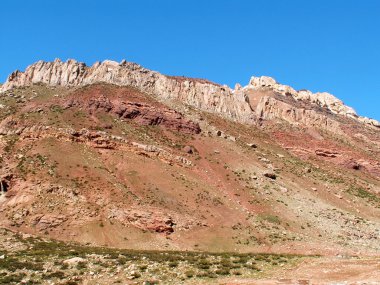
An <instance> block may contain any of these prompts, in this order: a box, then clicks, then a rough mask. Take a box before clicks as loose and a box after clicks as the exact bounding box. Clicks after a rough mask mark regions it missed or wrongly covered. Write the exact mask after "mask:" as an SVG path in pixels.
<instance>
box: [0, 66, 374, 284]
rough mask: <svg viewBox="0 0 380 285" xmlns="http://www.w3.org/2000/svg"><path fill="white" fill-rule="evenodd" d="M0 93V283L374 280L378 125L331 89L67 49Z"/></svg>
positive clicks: (17, 74)
mask: <svg viewBox="0 0 380 285" xmlns="http://www.w3.org/2000/svg"><path fill="white" fill-rule="evenodd" d="M0 90H1V93H0V162H1V172H0V179H1V196H0V212H1V214H2V219H1V221H0V227H1V228H2V230H1V235H0V240H2V242H1V246H0V283H2V284H20V283H23V284H231V285H232V284H380V274H379V272H380V124H379V122H377V121H375V120H371V119H368V118H365V117H360V116H359V115H357V114H356V113H355V111H354V110H353V109H352V108H350V107H347V106H345V105H344V104H343V102H342V101H340V100H338V99H337V98H335V97H334V96H332V95H331V94H328V93H315V94H314V93H312V92H310V91H307V90H300V91H296V90H294V89H293V88H291V87H289V86H286V85H281V84H279V83H277V82H276V81H275V80H274V79H272V78H269V77H253V78H252V79H251V80H250V82H249V83H248V85H247V86H244V87H242V86H240V85H237V86H236V87H235V89H231V88H229V87H228V86H222V85H219V84H216V83H212V82H209V81H207V80H203V79H192V78H185V77H173V76H165V75H162V74H160V73H157V72H153V71H150V70H147V69H145V68H143V67H141V66H139V65H137V64H132V63H128V62H125V61H122V62H121V63H116V62H112V61H104V62H102V63H96V64H94V65H93V66H92V67H87V66H86V65H85V64H83V63H78V62H76V61H73V60H69V61H67V62H61V61H60V60H56V61H54V62H38V63H36V64H34V65H32V66H30V67H28V68H27V69H26V71H25V72H20V71H16V72H14V73H12V74H11V75H10V76H9V78H8V80H7V82H5V83H4V84H3V85H2V86H1V87H0Z"/></svg>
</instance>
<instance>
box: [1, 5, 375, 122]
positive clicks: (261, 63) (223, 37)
mask: <svg viewBox="0 0 380 285" xmlns="http://www.w3.org/2000/svg"><path fill="white" fill-rule="evenodd" d="M0 9H1V14H0V27H1V37H0V39H1V40H0V82H3V81H5V79H6V77H7V76H8V74H9V73H10V72H12V71H13V70H15V69H20V70H24V69H25V67H26V66H28V65H29V64H31V63H33V62H35V61H38V60H40V59H43V60H54V58H56V57H58V58H61V59H62V60H66V59H67V58H74V59H77V60H79V61H84V62H86V63H87V64H89V65H90V64H92V63H94V62H95V61H97V60H104V59H113V60H116V61H120V60H121V59H123V58H125V59H126V60H128V61H133V62H137V63H139V64H141V65H143V66H145V67H147V68H150V69H153V70H157V71H160V72H161V73H164V74H170V75H185V76H190V77H200V78H207V79H210V80H212V81H215V82H218V83H222V84H227V85H229V86H232V87H233V86H234V85H235V83H236V82H239V83H241V84H242V85H246V84H247V83H248V81H249V78H250V77H251V76H252V75H256V76H259V75H268V76H272V77H274V78H276V79H277V81H279V82H281V83H283V84H287V85H291V86H292V87H294V88H295V89H304V88H305V89H310V90H312V91H314V92H316V91H328V92H330V93H332V94H334V95H335V96H337V97H338V98H340V99H342V100H343V101H344V102H345V103H346V104H347V105H350V106H352V107H354V108H355V109H356V110H357V112H358V113H359V114H361V115H365V116H369V117H373V118H376V119H378V120H380V68H379V67H380V1H379V0H302V1H301V0H277V1H276V0H229V1H227V0H192V1H190V0H181V1H180V0H134V1H132V0H124V1H122V0H103V1H100V0H54V1H53V0H49V1H47V0H46V1H43V0H19V1H15V0H1V1H0Z"/></svg>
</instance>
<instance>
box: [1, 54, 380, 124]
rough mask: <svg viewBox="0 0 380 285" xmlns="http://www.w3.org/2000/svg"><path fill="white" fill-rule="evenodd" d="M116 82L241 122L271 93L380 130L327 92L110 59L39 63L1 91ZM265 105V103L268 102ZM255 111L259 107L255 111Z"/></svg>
mask: <svg viewBox="0 0 380 285" xmlns="http://www.w3.org/2000/svg"><path fill="white" fill-rule="evenodd" d="M99 82H105V83H112V84H116V85H119V86H133V87H135V88H138V89H140V90H141V91H143V92H146V93H149V94H155V96H157V97H158V98H159V99H164V100H165V99H170V100H173V99H179V100H182V101H183V102H184V103H186V104H189V105H190V106H193V107H196V108H199V109H201V110H206V111H210V112H213V113H219V114H220V115H222V116H224V117H227V118H230V119H233V120H236V121H239V122H242V123H248V122H254V121H257V120H258V119H259V116H257V113H258V112H257V110H254V108H252V104H250V98H249V97H250V93H253V92H255V91H260V90H271V91H273V92H275V93H277V94H281V95H283V96H285V97H287V96H290V97H291V98H293V99H295V100H296V101H302V102H307V103H309V104H311V105H316V106H319V107H321V108H323V109H325V110H328V111H329V112H331V113H333V114H336V115H342V116H345V117H349V118H353V119H356V120H358V121H360V122H362V123H364V124H367V125H370V126H374V127H377V128H380V123H379V122H378V121H376V120H374V119H370V118H367V117H362V116H358V115H357V114H356V112H355V110H354V109H353V108H351V107H348V106H346V105H345V104H344V103H343V102H342V101H341V100H339V99H338V98H336V97H335V96H333V95H332V94H330V93H327V92H316V93H312V92H311V91H309V90H305V89H302V90H299V91H296V90H295V89H294V88H292V87H290V86H287V85H283V84H280V83H278V82H276V80H275V79H273V78H271V77H268V76H261V77H251V79H250V81H249V83H248V85H246V86H241V85H240V84H236V86H235V88H234V89H232V88H230V87H228V86H227V85H220V84H217V83H213V82H210V81H208V80H205V79H196V78H186V77H177V76H166V75H163V74H161V73H159V72H156V71H151V70H149V69H146V68H144V67H142V66H140V65H138V64H136V63H131V62H127V61H126V60H122V61H121V62H120V63H118V62H115V61H111V60H105V61H103V62H96V63H94V64H93V65H92V66H87V65H86V64H85V63H83V62H77V61H75V60H72V59H69V60H67V61H66V62H62V61H61V60H59V59H56V60H55V61H53V62H44V61H38V62H36V63H34V64H32V65H30V66H28V67H27V68H26V70H25V72H21V71H18V70H16V71H14V72H13V73H11V74H10V75H9V77H8V79H7V81H6V82H5V83H4V84H3V86H1V87H0V92H1V93H4V92H6V91H9V90H11V89H12V88H14V87H22V86H30V85H32V84H37V83H44V84H47V85H50V86H64V87H75V86H83V85H87V84H93V83H99ZM263 103H264V104H265V102H263ZM254 107H256V106H254Z"/></svg>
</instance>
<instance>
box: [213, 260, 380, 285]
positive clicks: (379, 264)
mask: <svg viewBox="0 0 380 285" xmlns="http://www.w3.org/2000/svg"><path fill="white" fill-rule="evenodd" d="M276 275H277V274H276ZM277 276H278V277H277V278H275V279H268V280H233V279H229V280H222V281H220V282H219V284H223V285H238V284H246V285H272V284H281V285H293V284H299V285H333V284H334V285H338V284H339V285H359V284H360V285H364V284H367V285H375V284H376V285H377V284H380V258H369V259H359V260H358V259H341V258H335V257H331V258H322V259H317V260H315V259H313V260H305V261H303V262H302V263H301V264H300V265H298V266H297V267H296V268H294V269H290V270H287V271H283V272H278V275H277Z"/></svg>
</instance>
